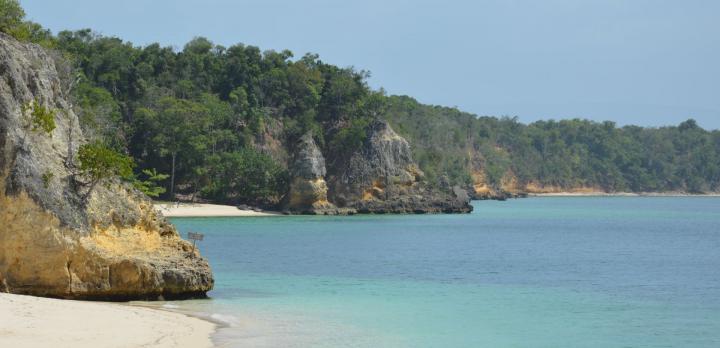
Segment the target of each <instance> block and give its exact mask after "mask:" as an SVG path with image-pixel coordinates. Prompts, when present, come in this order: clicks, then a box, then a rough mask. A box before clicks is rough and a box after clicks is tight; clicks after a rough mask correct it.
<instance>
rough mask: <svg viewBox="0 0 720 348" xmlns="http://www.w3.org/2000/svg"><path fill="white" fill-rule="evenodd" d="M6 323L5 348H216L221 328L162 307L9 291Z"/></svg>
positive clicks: (1, 306) (0, 303)
mask: <svg viewBox="0 0 720 348" xmlns="http://www.w3.org/2000/svg"><path fill="white" fill-rule="evenodd" d="M78 319H82V320H78ZM0 322H1V323H3V324H2V326H1V327H0V346H2V347H38V348H41V347H59V348H63V347H68V348H95V347H110V348H112V347H118V348H119V347H149V348H174V347H178V348H212V347H213V342H212V335H213V334H215V332H216V330H217V329H218V325H217V324H215V323H213V322H211V321H209V320H204V319H202V318H198V317H193V316H189V315H185V314H183V313H178V312H173V311H167V310H162V309H152V308H147V307H142V306H134V305H123V304H119V303H109V302H86V301H74V300H60V299H51V298H43V297H34V296H26V295H14V294H6V293H0Z"/></svg>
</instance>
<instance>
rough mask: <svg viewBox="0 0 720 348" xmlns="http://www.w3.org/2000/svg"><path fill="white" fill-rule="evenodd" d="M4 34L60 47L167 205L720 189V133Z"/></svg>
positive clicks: (42, 34)
mask: <svg viewBox="0 0 720 348" xmlns="http://www.w3.org/2000/svg"><path fill="white" fill-rule="evenodd" d="M3 31H4V32H6V33H9V34H10V35H12V36H14V37H15V38H16V39H19V40H21V41H29V42H33V43H37V44H39V45H41V46H43V47H45V49H46V50H48V51H49V52H52V55H53V57H55V59H56V65H57V67H58V76H59V80H60V86H58V88H60V89H62V91H64V92H63V93H65V94H66V95H67V99H68V101H69V103H70V104H71V107H72V110H73V111H74V112H75V113H76V114H77V115H78V123H79V124H78V126H79V127H80V128H81V130H82V132H83V134H84V136H85V137H86V138H87V139H88V141H89V142H91V143H93V144H97V147H98V148H101V149H103V150H107V151H109V152H107V153H114V154H117V155H118V157H116V158H117V159H122V160H123V161H126V163H127V164H128V168H129V170H126V171H125V173H124V175H123V177H124V180H125V181H127V182H129V183H132V185H134V186H135V187H136V188H137V189H139V190H141V191H142V192H144V193H146V194H147V195H149V196H152V197H155V198H157V199H162V200H165V201H173V202H174V201H184V202H199V203H217V204H229V205H248V206H252V207H261V208H264V209H269V210H276V211H285V212H288V213H309V214H348V213H434V212H445V213H455V212H468V211H470V210H471V209H472V207H471V206H470V204H469V201H470V199H473V198H474V199H506V198H512V197H523V196H525V195H527V194H545V193H550V194H552V193H562V192H571V193H573V192H575V193H577V192H580V193H582V192H598V193H616V192H631V193H632V192H643V193H664V192H674V193H686V194H703V193H717V192H718V191H720V132H719V131H717V130H715V131H708V130H704V129H702V128H701V127H699V126H698V125H697V123H696V122H695V121H694V120H692V119H688V120H687V121H685V122H683V123H681V124H679V125H677V126H668V127H661V128H643V127H638V126H623V127H618V126H617V125H616V124H615V123H613V122H594V121H589V120H582V119H573V120H561V121H553V120H549V121H538V122H534V123H532V124H523V123H521V122H519V121H518V119H517V118H513V117H489V116H482V117H480V116H477V115H474V114H470V113H466V112H462V111H460V110H457V109H456V108H448V107H441V106H431V105H424V104H422V103H419V102H418V101H416V100H415V99H413V98H411V97H408V96H389V95H386V93H385V91H384V90H382V89H380V90H374V89H372V88H370V87H369V86H368V84H367V78H368V77H369V73H368V72H366V71H358V70H356V69H354V68H341V67H338V66H335V65H332V64H329V63H326V62H324V61H322V60H321V59H320V57H319V56H318V55H316V54H305V55H303V56H301V57H299V58H298V57H295V56H294V54H293V53H292V52H290V51H287V50H283V51H273V50H268V51H262V50H261V49H260V48H258V47H255V46H246V45H243V44H237V45H233V46H230V47H224V46H220V45H216V44H214V43H212V42H211V41H210V40H208V39H206V38H202V37H199V38H196V39H194V40H192V41H190V42H188V43H187V44H186V45H185V47H184V48H183V49H182V50H176V49H173V48H171V47H163V46H161V45H160V44H150V45H146V46H137V45H134V44H132V43H130V42H127V41H123V40H122V39H120V38H116V37H106V36H102V35H98V34H96V33H94V32H93V31H92V30H90V29H86V30H79V31H62V32H59V33H57V34H53V33H51V32H50V31H49V30H46V29H44V28H43V27H42V26H41V25H38V24H36V23H31V22H27V21H17V22H15V23H10V24H7V25H5V29H3Z"/></svg>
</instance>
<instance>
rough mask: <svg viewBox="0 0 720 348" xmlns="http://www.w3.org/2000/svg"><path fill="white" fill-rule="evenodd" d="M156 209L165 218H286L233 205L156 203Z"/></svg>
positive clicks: (274, 213)
mask: <svg viewBox="0 0 720 348" xmlns="http://www.w3.org/2000/svg"><path fill="white" fill-rule="evenodd" d="M155 209H157V210H159V211H160V212H161V213H162V214H163V215H164V216H165V217H259V216H284V215H283V214H282V213H280V212H276V211H255V210H242V209H238V208H237V207H235V206H232V205H221V204H201V203H180V204H179V205H178V204H176V203H168V202H156V203H155Z"/></svg>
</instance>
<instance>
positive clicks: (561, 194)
mask: <svg viewBox="0 0 720 348" xmlns="http://www.w3.org/2000/svg"><path fill="white" fill-rule="evenodd" d="M528 196H529V197H720V193H704V194H689V193H683V192H642V193H635V192H613V193H608V192H602V191H598V192H553V193H529V194H528Z"/></svg>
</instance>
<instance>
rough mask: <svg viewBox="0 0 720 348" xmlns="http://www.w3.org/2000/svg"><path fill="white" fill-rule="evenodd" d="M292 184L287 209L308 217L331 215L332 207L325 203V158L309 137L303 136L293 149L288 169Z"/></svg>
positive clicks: (309, 135)
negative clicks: (312, 215)
mask: <svg viewBox="0 0 720 348" xmlns="http://www.w3.org/2000/svg"><path fill="white" fill-rule="evenodd" d="M290 173H291V176H292V181H291V183H290V192H289V193H288V204H287V207H288V208H289V209H290V210H292V211H295V212H300V213H308V214H324V213H331V212H332V210H333V209H335V208H336V207H335V205H333V204H331V203H330V202H328V198H327V193H328V187H327V183H326V182H325V174H326V173H327V171H326V168H325V157H323V155H322V152H321V151H320V148H318V146H317V145H316V144H315V141H314V140H313V137H312V134H310V133H308V134H305V135H304V136H303V137H302V138H300V140H299V141H298V143H297V145H296V152H295V155H294V157H293V162H292V164H291V166H290Z"/></svg>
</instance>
